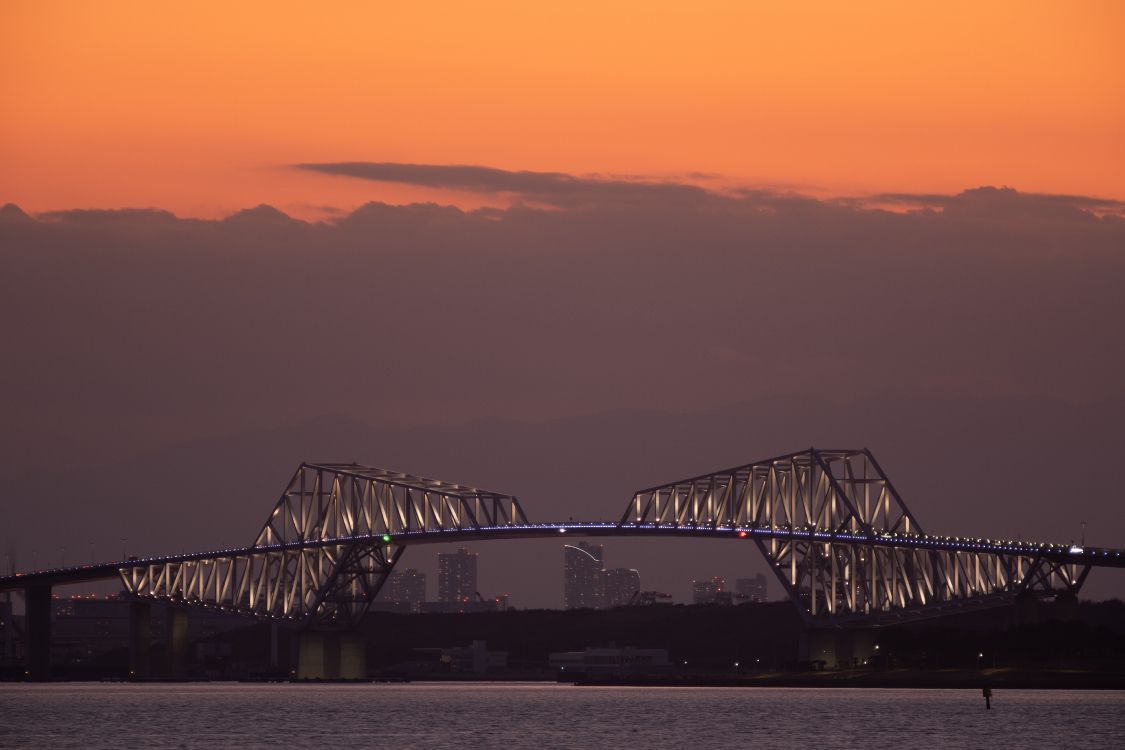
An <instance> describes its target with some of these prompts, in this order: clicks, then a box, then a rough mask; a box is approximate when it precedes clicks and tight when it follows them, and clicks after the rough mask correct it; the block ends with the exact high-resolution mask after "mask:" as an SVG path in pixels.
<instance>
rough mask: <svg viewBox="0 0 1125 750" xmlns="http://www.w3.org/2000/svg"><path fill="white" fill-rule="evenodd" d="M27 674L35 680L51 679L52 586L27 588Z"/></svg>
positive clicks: (44, 680)
mask: <svg viewBox="0 0 1125 750" xmlns="http://www.w3.org/2000/svg"><path fill="white" fill-rule="evenodd" d="M24 593H25V596H24V601H25V602H26V607H27V609H26V611H27V621H26V622H27V624H26V626H25V627H26V632H27V675H28V677H29V678H30V679H32V680H33V681H35V682H46V681H47V680H49V679H51V587H50V586H47V585H44V586H31V587H30V588H27V589H25V592H24Z"/></svg>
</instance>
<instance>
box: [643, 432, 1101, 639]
mask: <svg viewBox="0 0 1125 750" xmlns="http://www.w3.org/2000/svg"><path fill="white" fill-rule="evenodd" d="M621 525H622V527H629V526H632V527H641V526H645V525H651V526H655V527H658V528H672V529H675V528H700V527H702V528H712V529H719V528H724V527H726V528H737V529H742V530H746V531H755V532H758V531H762V530H771V529H778V528H782V529H797V530H801V531H803V532H807V533H805V534H799V535H790V536H786V535H782V534H754V535H753V536H754V538H755V541H756V542H757V544H758V547H759V549H760V550H761V552H762V554H763V555H764V556H765V558H766V560H767V561H769V563H770V566H771V568H772V569H773V570H774V573H775V574H776V575H777V578H778V580H779V581H780V582H781V585H782V586H783V587H784V588H785V591H786V592H787V593H788V594H789V596H790V597H791V598H792V599H793V600H794V601H795V602H797V603H798V604H799V605H800V607H801V609H802V611H803V612H804V613H805V614H806V616H807V617H809V618H812V619H816V618H820V617H849V616H861V617H866V618H868V619H870V618H872V617H875V616H894V617H900V618H901V617H904V616H907V615H909V614H912V613H913V614H919V613H924V612H925V610H926V609H927V608H928V609H930V610H933V611H937V610H939V609H943V608H948V607H950V606H962V605H979V604H984V603H988V602H991V601H994V600H998V601H1006V600H1008V599H1010V598H1012V597H1014V596H1016V595H1018V594H1020V593H1024V592H1033V593H1037V594H1041V595H1055V594H1058V593H1064V592H1068V593H1076V592H1077V591H1078V589H1079V588H1080V587H1081V586H1082V583H1083V582H1084V581H1085V579H1086V576H1087V575H1088V573H1089V569H1090V568H1089V564H1088V563H1086V562H1084V561H1082V560H1079V559H1078V558H1074V557H1070V556H1068V555H1069V553H1070V551H1069V550H1067V551H1066V552H1067V554H1064V555H1061V556H1060V555H1059V554H1057V552H1058V546H1057V545H1023V544H1020V543H1016V542H1001V541H996V542H993V541H992V540H967V542H968V543H966V542H965V541H963V540H959V539H958V540H952V543H942V540H940V539H939V540H935V539H934V538H932V537H928V536H927V535H925V534H924V533H923V531H922V527H921V525H920V524H919V523H918V521H917V519H916V518H915V517H914V515H913V514H912V513H911V512H910V510H909V509H908V508H907V507H906V503H904V502H903V500H902V497H901V496H900V495H899V494H898V491H897V490H895V488H894V485H893V484H892V483H891V481H890V479H889V478H888V477H887V475H886V474H885V473H884V472H883V470H882V468H881V467H880V466H879V463H878V462H877V461H876V460H875V457H874V456H873V455H872V454H871V452H870V451H868V450H867V449H857V450H818V449H815V448H810V449H809V450H807V451H801V452H799V453H792V454H788V455H784V456H778V457H776V458H771V459H767V460H765V461H758V462H755V463H750V464H745V465H743V466H737V467H734V468H731V469H726V470H723V471H718V472H714V473H711V474H705V475H701V476H697V477H692V478H690V479H685V480H680V481H676V482H670V483H668V484H664V485H660V486H657V487H650V488H648V489H645V490H641V491H639V492H637V493H636V494H635V495H634V497H633V500H632V501H631V502H630V504H629V506H628V507H627V508H626V511H625V514H624V516H622V518H621Z"/></svg>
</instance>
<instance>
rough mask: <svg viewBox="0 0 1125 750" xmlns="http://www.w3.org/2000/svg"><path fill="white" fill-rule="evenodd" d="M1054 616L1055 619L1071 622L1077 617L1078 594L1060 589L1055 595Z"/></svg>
mask: <svg viewBox="0 0 1125 750" xmlns="http://www.w3.org/2000/svg"><path fill="white" fill-rule="evenodd" d="M1054 616H1055V619H1056V620H1062V621H1063V622H1072V621H1074V620H1077V619H1078V594H1075V593H1074V592H1072V591H1062V592H1060V593H1058V594H1056V595H1055V601H1054Z"/></svg>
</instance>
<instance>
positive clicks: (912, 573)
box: [0, 448, 1125, 626]
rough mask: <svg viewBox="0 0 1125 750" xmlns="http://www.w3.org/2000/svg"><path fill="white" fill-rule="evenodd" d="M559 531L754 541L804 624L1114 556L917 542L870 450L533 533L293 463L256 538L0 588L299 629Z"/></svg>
mask: <svg viewBox="0 0 1125 750" xmlns="http://www.w3.org/2000/svg"><path fill="white" fill-rule="evenodd" d="M559 535H569V536H644V537H655V538H662V539H671V538H679V537H696V538H707V539H726V540H734V541H739V542H741V543H744V544H754V545H756V546H757V548H758V549H759V550H760V551H761V553H762V554H763V555H764V556H765V558H766V559H767V561H768V562H769V564H770V566H771V568H772V569H773V570H774V572H775V574H776V575H777V577H778V580H779V581H780V582H781V584H782V586H783V587H784V589H785V591H786V592H787V593H788V595H789V596H790V597H791V598H792V600H793V601H794V602H795V603H796V604H797V605H798V606H799V608H800V609H801V611H802V612H803V613H804V615H805V617H806V618H807V619H809V620H810V621H822V622H826V623H827V622H833V623H846V622H848V621H850V620H854V621H857V622H862V623H866V624H873V623H878V622H882V621H894V620H906V619H913V618H918V617H928V616H933V615H935V614H940V613H943V612H946V611H948V610H950V609H961V608H964V607H976V606H993V605H996V604H1001V603H1004V602H1008V601H1011V600H1012V599H1013V598H1014V597H1016V596H1018V595H1020V594H1030V595H1035V596H1056V595H1058V594H1063V593H1070V594H1073V593H1077V591H1078V590H1079V588H1080V587H1081V586H1082V584H1083V582H1084V581H1085V580H1086V577H1087V575H1088V573H1089V571H1090V569H1091V567H1096V566H1105V567H1125V557H1123V556H1122V554H1123V550H1117V549H1106V548H1099V549H1092V548H1079V547H1074V546H1071V545H1058V544H1035V543H1027V542H1015V541H1007V540H997V539H979V538H960V537H945V536H935V535H929V534H926V533H924V532H923V531H922V528H921V526H920V525H919V523H918V521H917V519H916V518H915V517H914V515H913V514H912V513H911V511H910V510H909V509H908V508H907V506H906V504H905V503H904V502H903V500H902V498H901V497H900V496H899V494H898V492H897V490H896V489H895V488H894V486H893V485H892V484H891V482H890V480H889V479H888V478H887V476H886V474H885V473H884V472H883V470H882V468H881V467H880V466H879V464H878V462H876V460H875V458H874V456H872V455H871V453H870V452H869V451H867V450H865V449H864V450H817V449H811V448H810V449H809V450H807V451H801V452H798V453H792V454H787V455H784V456H778V457H775V458H771V459H767V460H765V461H757V462H754V463H750V464H745V465H743V466H738V467H734V468H731V469H725V470H722V471H718V472H714V473H711V474H704V475H701V476H696V477H691V478H689V479H684V480H679V481H675V482H670V483H668V484H664V485H659V486H656V487H649V488H647V489H644V490H640V491H638V492H636V493H635V494H634V496H633V497H632V499H631V500H630V501H629V503H628V506H627V508H626V510H625V513H624V515H623V516H622V517H621V519H620V520H619V521H618V522H615V523H584V522H577V523H576V522H567V523H531V522H530V521H528V519H527V517H526V516H525V514H524V512H523V509H522V508H521V507H520V504H519V501H518V500H517V499H516V498H515V497H514V496H512V495H507V494H504V493H499V492H491V491H488V490H481V489H477V488H474V487H468V486H464V485H460V484H455V483H451V482H443V481H439V480H434V479H426V478H423V477H418V476H413V475H410V474H403V473H399V472H392V471H387V470H384V469H377V468H373V467H365V466H359V465H357V464H336V463H305V464H301V465H300V466H299V467H298V468H297V471H296V472H295V473H294V474H293V476H292V478H291V479H290V481H289V483H288V485H287V486H286V488H285V491H284V492H283V493H282V494H281V497H280V498H279V499H278V501H277V502H276V503H275V505H274V507H273V509H272V510H271V512H270V514H269V515H268V517H267V519H266V521H265V523H264V524H263V525H262V527H261V529H260V531H259V532H258V534H257V536H256V537H255V541H254V543H253V544H251V545H249V546H247V547H241V548H236V549H225V550H218V551H212V552H199V553H193V554H186V555H175V556H166V557H153V558H146V559H142V560H136V559H130V560H127V561H121V562H116V563H106V564H103V565H95V566H85V567H82V568H69V569H60V570H51V571H37V572H34V573H25V574H16V575H14V576H8V577H5V578H0V590H8V589H13V588H25V589H26V588H31V587H35V586H44V585H46V586H51V585H56V584H61V583H74V582H80V581H89V580H96V579H99V578H106V577H112V576H119V577H120V579H121V581H122V583H123V585H124V586H125V588H126V590H127V591H129V592H130V593H131V594H132V595H134V596H136V597H139V598H151V599H161V600H165V601H170V602H174V603H177V604H183V605H191V606H200V607H211V608H218V609H221V610H224V611H231V612H238V613H241V614H245V615H250V616H254V617H259V618H268V619H272V620H277V621H282V622H287V623H292V624H295V625H301V626H308V625H312V624H318V625H329V624H330V625H340V626H350V625H353V624H355V623H356V622H357V621H358V619H359V618H361V617H362V616H363V614H364V613H365V612H366V611H367V609H368V607H369V606H370V604H371V603H372V602H373V601H374V599H375V597H376V596H377V595H378V593H379V591H380V590H381V588H382V586H383V585H384V584H385V582H386V580H387V578H388V576H389V575H390V573H391V572H392V570H393V569H394V567H395V565H396V563H397V562H398V561H399V559H400V558H401V557H402V555H403V553H404V550H405V549H406V548H408V547H410V546H413V545H419V544H434V543H449V542H458V543H466V542H472V541H484V540H497V539H519V538H544V537H552V536H553V537H556V538H558V536H559Z"/></svg>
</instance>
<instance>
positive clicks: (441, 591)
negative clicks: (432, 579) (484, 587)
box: [438, 549, 477, 604]
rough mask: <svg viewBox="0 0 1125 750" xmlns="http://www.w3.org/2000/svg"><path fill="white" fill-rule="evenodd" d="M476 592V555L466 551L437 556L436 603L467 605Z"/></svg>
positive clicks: (460, 550) (461, 550)
mask: <svg viewBox="0 0 1125 750" xmlns="http://www.w3.org/2000/svg"><path fill="white" fill-rule="evenodd" d="M476 592H477V555H476V553H475V552H469V551H468V550H467V549H459V550H457V551H456V552H448V553H441V554H439V555H438V601H439V602H447V603H458V604H467V603H469V602H471V601H473V599H474V597H475V596H476Z"/></svg>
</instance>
